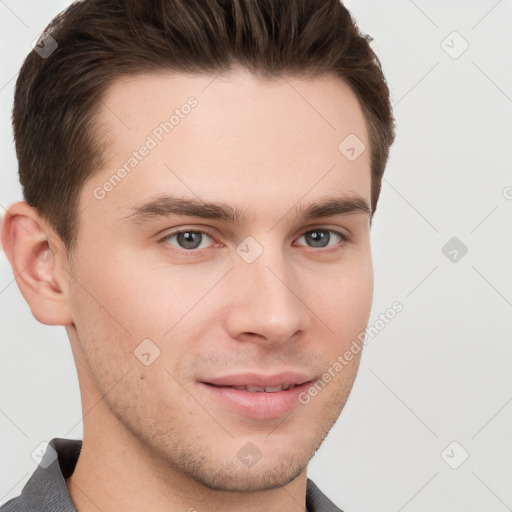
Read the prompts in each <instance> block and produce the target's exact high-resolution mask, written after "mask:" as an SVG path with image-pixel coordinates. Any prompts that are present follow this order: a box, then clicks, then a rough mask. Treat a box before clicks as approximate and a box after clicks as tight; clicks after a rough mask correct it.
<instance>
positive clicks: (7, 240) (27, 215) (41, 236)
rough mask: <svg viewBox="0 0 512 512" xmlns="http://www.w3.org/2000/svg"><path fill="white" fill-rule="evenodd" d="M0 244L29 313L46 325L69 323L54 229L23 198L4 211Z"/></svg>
mask: <svg viewBox="0 0 512 512" xmlns="http://www.w3.org/2000/svg"><path fill="white" fill-rule="evenodd" d="M1 239H2V247H3V249H4V251H5V254H6V255H7V258H8V259H9V262H10V264H11V267H12V270H13V273H14V277H15V279H16V284H17V285H18V288H19V289H20V291H21V293H22V294H23V297H24V298H25V300H26V301H27V303H28V305H29V307H30V310H31V311H32V314H33V315H34V317H35V318H36V320H38V321H39V322H41V323H43V324H46V325H66V324H69V323H72V321H73V320H72V317H71V310H70V307H69V302H68V279H67V278H66V276H67V272H65V269H63V268H62V266H67V258H66V256H65V251H64V249H63V247H62V243H59V241H58V237H57V236H56V235H55V234H54V232H53V230H51V228H49V227H48V225H47V224H46V222H44V220H43V219H41V217H40V216H39V214H38V213H37V211H36V210H35V209H34V208H32V207H31V206H30V205H29V204H28V203H26V202H25V201H20V202H18V203H14V204H13V205H11V206H10V207H9V209H8V210H7V211H6V213H5V215H4V218H3V222H2V228H1Z"/></svg>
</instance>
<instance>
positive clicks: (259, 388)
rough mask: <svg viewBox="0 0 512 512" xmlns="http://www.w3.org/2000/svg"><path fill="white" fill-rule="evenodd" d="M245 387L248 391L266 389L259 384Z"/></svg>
mask: <svg viewBox="0 0 512 512" xmlns="http://www.w3.org/2000/svg"><path fill="white" fill-rule="evenodd" d="M245 389H246V390H247V391H250V392H251V393H258V392H262V391H265V388H261V387H259V386H246V387H245Z"/></svg>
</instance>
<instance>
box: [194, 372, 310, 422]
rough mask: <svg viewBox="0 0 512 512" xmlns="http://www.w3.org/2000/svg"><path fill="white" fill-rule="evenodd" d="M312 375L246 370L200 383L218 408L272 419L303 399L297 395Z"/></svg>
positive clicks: (308, 382)
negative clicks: (242, 372)
mask: <svg viewBox="0 0 512 512" xmlns="http://www.w3.org/2000/svg"><path fill="white" fill-rule="evenodd" d="M312 381H313V377H311V376H310V375H307V374H305V373H301V372H282V373H279V374H272V375H262V374H256V373H246V374H237V375H229V376H223V377H216V378H211V379H208V380H207V381H203V382H199V383H198V384H199V386H200V388H201V389H202V391H204V392H205V393H207V394H208V397H209V398H210V399H211V398H214V400H215V402H216V403H217V404H218V406H219V407H221V408H223V409H227V410H229V411H230V412H232V413H233V412H234V413H235V414H237V415H240V416H246V417H250V418H255V419H260V420H269V419H275V418H279V417H281V416H283V415H285V414H288V413H290V412H291V411H292V410H293V409H294V408H295V407H297V406H298V405H299V404H300V402H299V400H298V396H299V394H300V393H301V392H303V391H304V390H305V389H307V388H308V386H310V384H311V382H312Z"/></svg>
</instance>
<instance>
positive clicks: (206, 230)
mask: <svg viewBox="0 0 512 512" xmlns="http://www.w3.org/2000/svg"><path fill="white" fill-rule="evenodd" d="M369 40H370V38H369V37H368V36H363V35H362V34H361V33H360V32H359V30H358V28H357V26H356V25H355V23H354V21H353V19H352V18H351V16H350V14H349V13H348V11H347V10H346V9H345V8H344V7H343V6H342V4H340V3H339V2H337V1H336V0H333V1H326V2H314V1H311V2H309V1H306V0H302V1H299V0H297V1H294V2H273V1H270V0H268V1H265V0H258V1H256V0H253V1H251V2H242V1H239V0H238V1H237V0H235V1H218V2H213V1H209V2H204V1H197V2H190V0H186V1H185V0H155V1H141V0H139V1H128V0H124V1H123V0H85V1H83V2H79V3H76V4H73V5H72V6H71V7H70V8H69V9H67V11H65V12H64V13H63V14H61V15H59V16H58V17H57V18H56V19H55V20H54V21H53V22H52V23H51V24H50V26H49V27H48V29H47V31H46V32H45V34H44V35H43V36H42V38H41V40H40V42H39V44H38V45H37V46H36V47H35V49H34V51H33V52H31V54H30V55H29V56H28V57H27V59H26V61H25V63H24V65H23V67H22V69H21V71H20V74H19V77H18V81H17V85H16V93H15V105H14V112H13V123H14V133H15V141H16V149H17V155H18V159H19V173H20V181H21V184H22V186H23V192H24V198H25V201H21V202H18V203H15V204H13V205H11V207H10V208H9V210H8V212H7V213H6V215H5V218H4V221H3V224H2V245H3V247H4V250H5V252H6V254H7V256H8V258H9V261H10V263H11V265H12V268H13V272H14V275H15V276H16V281H17V284H18V286H19V288H20V290H21V292H22V294H23V296H24V297H25V299H26V300H27V302H28V304H29V305H30V308H31V311H32V313H33V315H34V317H35V318H36V319H37V320H38V321H40V322H42V323H44V324H47V325H64V326H65V328H66V331H67V333H68V336H69V339H70V343H71V347H72V351H73V355H74V359H75V363H76V368H77V372H78V378H79V383H80V390H81V397H82V409H83V426H84V436H83V441H79V440H65V439H59V438H55V439H53V440H52V441H51V442H50V444H49V446H48V448H47V451H46V453H45V456H44V458H43V460H42V462H41V464H40V466H39V467H38V468H37V470H36V471H35V473H34V474H33V475H32V477H31V478H30V480H29V481H28V482H27V484H26V485H25V487H24V489H23V490H22V493H21V496H20V497H18V498H14V499H12V500H10V501H9V502H7V503H6V504H5V505H4V506H3V507H2V508H1V510H2V511H3V512H11V511H18V510H19V511H21V510H31V511H32V510H34V511H35V510H37V511H50V510H59V511H72V510H77V511H79V512H89V511H93V510H94V511H96V510H102V511H104V512H107V511H108V512H117V511H123V512H125V511H132V510H133V511H135V510H150V511H154V512H159V511H163V510H165V511H178V510H188V511H194V510H197V511H214V510H223V511H235V510H237V511H238V510H248V511H252V510H258V511H260V510H265V511H296V510H308V511H309V512H313V511H315V512H316V511H334V510H339V509H338V508H337V507H336V506H335V505H334V504H333V503H332V502H330V500H329V499H328V498H327V497H326V496H325V495H323V493H322V492H321V491H320V490H319V489H318V487H316V485H315V484H314V483H313V482H312V481H311V480H308V478H307V465H308V463H309V461H310V459H311V458H312V456H313V455H314V453H315V452H316V450H317V449H318V448H319V446H320V445H321V443H322V441H323V440H324V438H325V436H326V435H327V433H328V432H329V430H330V429H331V427H332V426H333V425H334V423H335V422H336V420H337V418H338V416H339V415H340V413H341V411H342V409H343V406H344V404H345V403H346V400H347V398H348V396H349V393H350V390H351V388H352V385H353V383H354V379H355V377H356V373H357V368H358V364H359V358H360V352H361V345H362V342H361V336H360V333H361V332H364V329H365V326H366V325H367V322H368V319H369V315H370V310H371V303H372V296H373V271H372V260H371V247H370V236H369V234H370V227H371V219H372V216H373V214H374V213H375V209H376V205H377V200H378V197H379V191H380V186H381V179H382V175H383V172H384V168H385V164H386V161H387V158H388V153H389V147H390V146H391V144H392V142H393V139H394V120H393V117H392V112H391V107H390V102H389V90H388V87H387V84H386V81H385V79H384V76H383V74H382V70H381V67H380V63H379V61H378V59H377V57H376V56H375V54H374V53H373V51H372V49H371V47H370V46H369ZM354 340H359V345H357V344H356V345H354ZM353 347H356V348H357V349H354V348H353ZM349 349H350V350H352V351H353V358H352V357H351V358H350V360H349V361H346V360H343V361H344V362H343V363H342V362H340V359H339V355H340V354H343V353H346V352H347V351H348V350H349Z"/></svg>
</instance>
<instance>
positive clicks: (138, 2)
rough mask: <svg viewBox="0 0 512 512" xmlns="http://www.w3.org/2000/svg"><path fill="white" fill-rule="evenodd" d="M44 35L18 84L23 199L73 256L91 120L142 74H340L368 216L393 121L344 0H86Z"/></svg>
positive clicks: (379, 76) (89, 165) (94, 140)
mask: <svg viewBox="0 0 512 512" xmlns="http://www.w3.org/2000/svg"><path fill="white" fill-rule="evenodd" d="M45 32H46V33H47V34H49V35H50V37H46V39H45V44H44V48H46V51H47V53H49V52H51V53H49V54H48V55H45V54H44V52H42V51H39V52H38V51H36V50H38V48H36V49H35V50H34V51H32V52H30V54H29V55H28V56H27V58H26V59H25V62H24V64H23V66H22V68H21V70H20V73H19V76H18V79H17V82H16V90H15V99H14V108H13V126H14V138H15V143H16V153H17V157H18V161H19V176H20V182H21V185H22V187H23V194H24V198H25V200H26V201H27V202H28V203H29V204H30V205H31V206H33V207H34V208H36V210H37V211H38V212H39V214H40V215H41V216H42V217H43V218H44V219H45V220H46V221H47V222H48V223H49V224H50V225H51V226H52V227H53V228H54V229H55V231H56V233H57V234H58V235H59V236H60V238H61V239H62V241H63V243H64V245H65V247H66V250H67V251H68V252H69V253H70V252H72V249H73V248H74V243H75V241H76V234H77V229H78V217H79V213H80V212H77V201H78V197H79V194H80V190H81V188H82V186H83V185H84V183H85V182H86V180H87V179H89V178H90V177H91V176H92V175H93V174H94V172H95V171H97V170H98V168H99V167H100V165H101V163H102V162H101V156H102V155H101V154H102V152H101V143H100V137H98V133H97V131H95V129H94V128H95V127H94V114H95V112H96V111H97V109H98V107H99V105H100V104H101V101H102V96H103V95H104V93H105V91H106V89H107V88H108V86H109V85H111V84H112V83H113V81H115V80H116V78H119V77H121V76H126V75H134V74H138V73H144V72H160V71H162V70H168V71H177V72H181V71H185V72H193V73H194V72H197V73H212V74H213V73H215V74H217V73H219V72H221V71H226V70H229V69H230V68H232V67H234V66H241V67H244V68H246V69H247V70H249V71H250V72H252V73H254V74H255V75H259V76H261V77H263V78H272V77H278V76H279V75H280V74H284V73H287V74H289V75H296V76H304V77H306V76H307V77H314V76H319V75H322V74H331V73H335V74H336V75H337V76H339V77H340V78H342V79H343V80H344V81H345V82H346V83H347V84H348V85H349V86H350V87H351V89H352V90H353V92H354V93H355V94H356V96H357V98H358V100H359V102H360V104H361V107H362V109H363V112H364V115H365V118H366V122H367V126H368V132H369V142H370V151H371V174H372V189H371V207H372V212H373V213H374V212H375V209H376V206H377V200H378V198H379V195H380V189H381V182H382V175H383V173H384V169H385V166H386V162H387V160H388V156H389V148H390V146H391V144H392V143H393V140H394V138H395V125H394V118H393V114H392V109H391V104H390V98H389V89H388V85H387V83H386V80H385V77H384V74H383V72H382V68H381V64H380V61H379V59H378V58H377V56H376V55H375V53H374V52H373V50H372V49H371V47H370V44H369V43H370V42H371V41H372V40H373V38H372V37H370V36H368V35H364V34H362V33H361V32H360V31H359V29H358V27H357V25H356V23H355V21H354V20H353V18H352V17H351V15H350V13H349V12H348V11H347V9H346V8H345V7H344V6H343V5H342V4H341V3H340V1H339V0H293V1H292V0H83V1H80V2H75V3H74V4H72V5H71V6H70V7H68V8H67V9H66V10H65V11H63V12H62V13H61V14H59V15H58V16H57V17H56V18H55V19H54V20H53V21H52V22H51V23H50V24H49V25H48V27H47V29H46V31H45ZM55 42H56V44H55ZM52 48H54V51H51V50H52ZM39 50H40V48H39ZM340 142H341V141H340Z"/></svg>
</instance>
